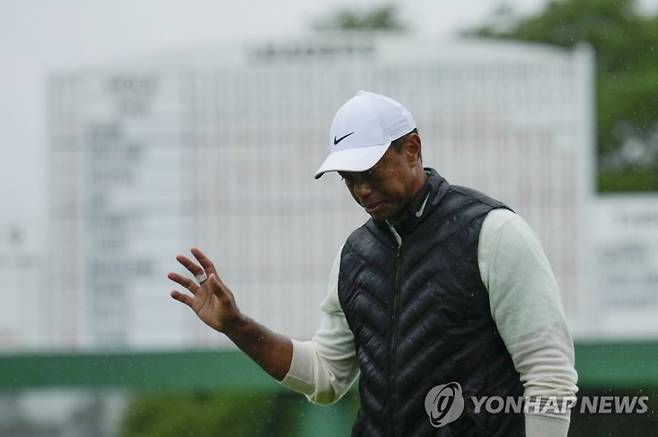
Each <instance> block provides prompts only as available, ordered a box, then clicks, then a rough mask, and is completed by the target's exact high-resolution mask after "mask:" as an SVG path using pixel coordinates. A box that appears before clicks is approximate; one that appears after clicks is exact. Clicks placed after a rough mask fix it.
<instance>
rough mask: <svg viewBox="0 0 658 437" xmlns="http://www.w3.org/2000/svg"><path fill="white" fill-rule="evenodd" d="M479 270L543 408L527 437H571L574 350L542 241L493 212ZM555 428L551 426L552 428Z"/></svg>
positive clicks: (530, 414) (529, 421) (530, 420)
mask: <svg viewBox="0 0 658 437" xmlns="http://www.w3.org/2000/svg"><path fill="white" fill-rule="evenodd" d="M478 264H479V267H480V274H481V277H482V282H483V284H484V285H485V287H486V288H487V290H488V291H489V301H490V306H491V315H492V317H493V319H494V321H495V323H496V326H497V328H498V331H499V333H500V336H501V338H502V340H503V342H504V343H505V346H506V347H507V350H508V351H509V353H510V355H511V357H512V361H513V362H514V367H515V368H516V370H517V371H518V372H519V374H520V377H521V381H522V382H523V386H524V397H525V398H526V399H533V400H534V401H536V402H537V403H536V404H535V405H539V406H540V407H539V408H533V409H531V410H530V411H526V431H527V435H528V437H540V436H541V437H557V436H560V437H562V436H566V435H567V431H568V429H569V419H570V413H569V410H568V409H567V410H566V411H565V410H564V409H559V408H544V407H543V406H546V407H548V406H550V405H553V406H555V407H558V406H561V405H563V401H565V400H568V399H575V394H576V392H577V391H578V388H577V386H576V382H577V379H578V375H577V373H576V369H575V366H574V362H575V359H574V346H573V341H572V339H571V335H570V333H569V329H568V327H567V323H566V318H565V315H564V310H563V308H562V303H561V300H560V292H559V288H558V285H557V281H556V279H555V275H554V274H553V271H552V270H551V267H550V264H549V262H548V259H547V258H546V255H545V254H544V251H543V249H542V246H541V243H540V242H539V239H538V238H537V235H536V234H535V233H534V232H533V230H532V229H531V228H530V226H529V225H528V224H527V223H526V222H525V220H523V219H522V218H521V217H520V216H518V215H517V214H515V213H513V212H512V211H509V210H506V209H496V210H493V211H491V212H490V213H489V214H488V215H487V217H486V218H485V220H484V222H483V224H482V228H481V231H480V241H479V246H478ZM549 425H550V426H549Z"/></svg>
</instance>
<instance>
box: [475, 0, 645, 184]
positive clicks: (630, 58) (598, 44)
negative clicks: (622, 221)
mask: <svg viewBox="0 0 658 437" xmlns="http://www.w3.org/2000/svg"><path fill="white" fill-rule="evenodd" d="M466 34H467V35H476V36H484V37H494V38H509V39H516V40H522V41H532V42H541V43H549V44H555V45H559V46H563V47H572V46H573V45H574V44H576V43H578V42H580V41H586V42H588V43H589V44H590V45H591V46H592V47H593V48H594V50H595V52H596V75H597V84H596V91H597V110H596V113H597V144H598V164H599V174H598V182H599V183H598V188H599V191H653V190H658V176H657V174H658V134H657V133H656V132H657V131H658V16H655V15H647V14H643V13H642V12H640V11H639V10H638V5H637V2H636V1H635V0H551V1H550V2H549V3H548V4H547V5H546V7H545V8H544V10H543V11H541V12H539V13H538V14H536V15H533V16H529V17H520V16H515V15H514V12H513V11H512V9H511V8H510V7H509V6H506V5H503V6H501V7H499V8H498V9H497V10H496V11H495V13H494V14H493V16H492V18H491V19H490V21H489V22H488V23H486V24H485V25H483V26H482V27H480V28H477V29H474V30H470V31H467V32H466Z"/></svg>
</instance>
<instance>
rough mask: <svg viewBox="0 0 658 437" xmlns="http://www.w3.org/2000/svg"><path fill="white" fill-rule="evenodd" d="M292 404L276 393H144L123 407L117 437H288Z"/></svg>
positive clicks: (286, 398)
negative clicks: (123, 414)
mask: <svg viewBox="0 0 658 437" xmlns="http://www.w3.org/2000/svg"><path fill="white" fill-rule="evenodd" d="M291 403H292V402H291V399H290V398H289V397H286V396H277V395H275V394H269V393H268V394H254V393H240V394H235V393H231V394H218V393H213V392H196V393H185V394H182V393H168V394H144V395H141V396H138V397H137V398H135V399H134V400H133V401H132V402H131V403H130V404H129V406H128V408H127V410H126V413H125V416H124V418H123V423H122V425H121V432H120V435H121V437H203V436H244V437H252V436H253V437H260V436H271V437H275V436H277V437H278V436H282V437H283V436H289V435H292V433H291V431H290V429H291V427H292V426H293V422H294V421H293V417H292V411H293V409H292V408H290V405H289V404H291Z"/></svg>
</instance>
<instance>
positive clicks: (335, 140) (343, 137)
mask: <svg viewBox="0 0 658 437" xmlns="http://www.w3.org/2000/svg"><path fill="white" fill-rule="evenodd" d="M353 133H354V132H350V133H349V134H347V135H343V136H342V137H340V138H338V139H336V137H334V146H335V145H337V144H338V143H340V142H341V141H343V140H344V139H345V138H347V137H349V136H350V135H352V134H353Z"/></svg>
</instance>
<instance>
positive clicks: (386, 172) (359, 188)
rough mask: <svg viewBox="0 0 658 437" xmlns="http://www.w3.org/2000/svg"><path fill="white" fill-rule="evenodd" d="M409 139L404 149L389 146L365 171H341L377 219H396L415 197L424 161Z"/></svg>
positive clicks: (354, 196)
mask: <svg viewBox="0 0 658 437" xmlns="http://www.w3.org/2000/svg"><path fill="white" fill-rule="evenodd" d="M408 141H409V140H408V139H407V141H405V143H404V144H403V145H402V147H401V149H400V150H397V149H396V148H395V147H392V146H391V147H389V148H388V150H387V151H386V153H385V154H384V156H382V158H381V159H380V160H379V161H378V162H377V163H376V164H375V165H374V166H373V167H372V168H370V169H369V170H366V171H363V172H346V171H340V172H338V173H339V174H340V175H341V177H342V178H343V180H344V181H345V185H346V186H347V189H348V190H349V191H350V193H351V194H352V197H353V198H354V200H356V202H357V203H358V204H359V205H361V206H363V207H364V208H365V210H366V212H367V213H368V214H370V215H371V216H372V217H373V218H374V219H377V220H386V219H393V218H395V217H396V216H398V215H399V214H400V212H402V210H403V209H404V208H405V206H406V205H407V204H408V203H409V201H411V199H412V198H413V196H414V194H415V192H414V187H415V183H414V178H415V177H416V173H415V171H417V170H418V166H419V165H420V166H421V167H420V168H421V169H422V164H421V163H420V160H418V159H417V157H416V156H415V155H413V154H411V153H412V152H409V150H408V148H407V147H406V146H407V142H408Z"/></svg>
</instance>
